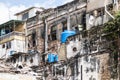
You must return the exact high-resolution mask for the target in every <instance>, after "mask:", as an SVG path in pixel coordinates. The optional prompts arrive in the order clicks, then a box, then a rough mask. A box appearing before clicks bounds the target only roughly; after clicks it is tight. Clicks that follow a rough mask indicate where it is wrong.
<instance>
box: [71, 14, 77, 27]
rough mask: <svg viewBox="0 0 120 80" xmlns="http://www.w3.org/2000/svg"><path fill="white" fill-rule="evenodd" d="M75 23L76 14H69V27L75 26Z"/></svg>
mask: <svg viewBox="0 0 120 80" xmlns="http://www.w3.org/2000/svg"><path fill="white" fill-rule="evenodd" d="M76 24H77V19H76V16H75V15H72V16H71V19H70V25H71V28H72V27H75V26H76Z"/></svg>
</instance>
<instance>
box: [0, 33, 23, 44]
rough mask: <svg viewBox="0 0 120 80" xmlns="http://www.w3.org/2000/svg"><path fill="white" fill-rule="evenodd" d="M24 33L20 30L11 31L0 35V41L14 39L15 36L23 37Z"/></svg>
mask: <svg viewBox="0 0 120 80" xmlns="http://www.w3.org/2000/svg"><path fill="white" fill-rule="evenodd" d="M24 36H25V34H24V33H22V32H17V31H13V32H10V33H8V34H5V35H2V36H0V43H1V42H2V41H3V40H5V39H14V38H15V37H24Z"/></svg>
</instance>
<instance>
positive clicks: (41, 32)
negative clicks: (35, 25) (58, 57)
mask: <svg viewBox="0 0 120 80" xmlns="http://www.w3.org/2000/svg"><path fill="white" fill-rule="evenodd" d="M40 37H41V38H43V39H44V38H45V30H44V27H43V26H41V27H40Z"/></svg>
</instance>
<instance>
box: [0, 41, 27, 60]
mask: <svg viewBox="0 0 120 80" xmlns="http://www.w3.org/2000/svg"><path fill="white" fill-rule="evenodd" d="M4 44H5V48H2V45H3V44H0V58H1V57H2V56H4V55H5V54H6V56H4V57H3V58H8V57H9V56H10V51H17V52H25V41H21V40H12V41H11V48H10V49H6V43H4Z"/></svg>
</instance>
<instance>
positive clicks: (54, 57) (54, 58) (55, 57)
mask: <svg viewBox="0 0 120 80" xmlns="http://www.w3.org/2000/svg"><path fill="white" fill-rule="evenodd" d="M48 62H49V63H53V62H58V55H55V54H51V53H50V54H48Z"/></svg>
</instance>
